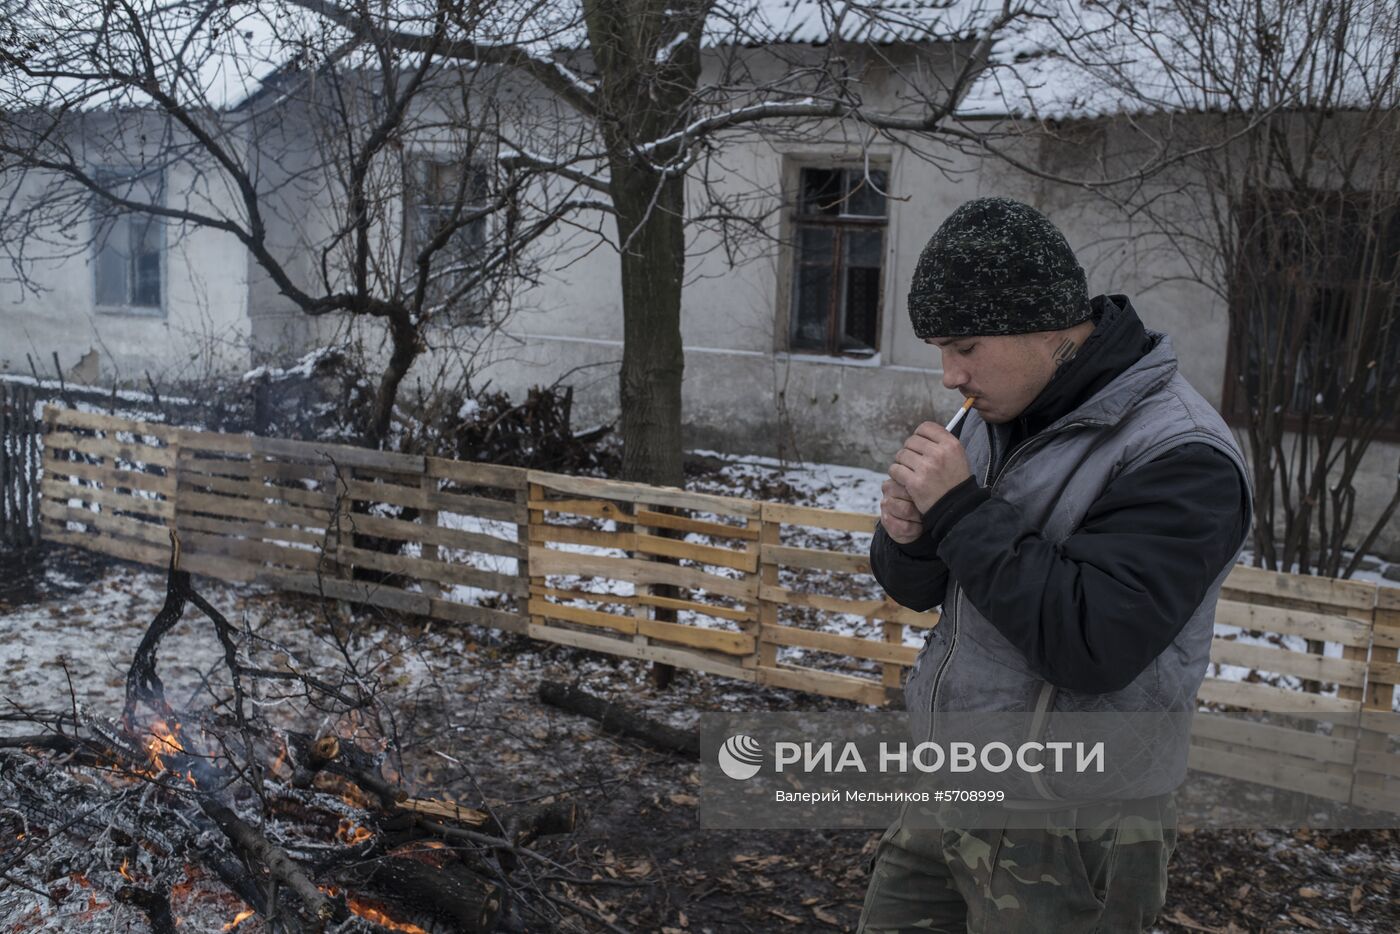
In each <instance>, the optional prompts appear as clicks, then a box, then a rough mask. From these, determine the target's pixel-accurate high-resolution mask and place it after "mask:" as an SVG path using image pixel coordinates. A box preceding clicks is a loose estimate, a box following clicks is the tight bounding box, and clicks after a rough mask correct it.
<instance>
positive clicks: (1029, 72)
mask: <svg viewBox="0 0 1400 934" xmlns="http://www.w3.org/2000/svg"><path fill="white" fill-rule="evenodd" d="M1039 2H1040V4H1041V6H1042V9H1044V10H1046V11H1049V12H1050V13H1051V15H1048V16H1039V17H1032V18H1025V19H1021V20H1019V21H1017V22H1016V23H1014V24H1013V25H1012V26H1011V27H1009V28H1008V29H1006V30H1005V31H1003V32H1002V33H1001V34H1000V36H999V38H998V40H997V42H996V43H995V45H994V46H993V50H992V63H993V66H994V67H992V68H991V69H989V70H988V71H986V72H985V73H984V74H983V75H982V77H981V78H980V79H979V80H978V81H977V82H975V83H974V85H973V86H972V87H971V88H970V90H969V93H968V95H967V96H966V98H965V99H964V101H963V103H962V106H961V107H960V108H959V113H960V114H961V115H963V116H967V117H985V116H1028V117H1038V118H1041V119H1059V120H1063V119H1082V118H1093V117H1100V116H1106V115H1110V114H1143V113H1155V112H1211V111H1241V110H1250V109H1255V110H1258V109H1263V108H1264V107H1267V106H1269V105H1271V104H1279V105H1282V106H1285V107H1288V108H1306V107H1308V106H1311V105H1320V106H1328V107H1354V106H1367V105H1368V103H1370V102H1371V98H1372V96H1373V95H1374V93H1375V88H1376V87H1378V86H1383V85H1384V84H1385V78H1384V76H1385V75H1386V74H1387V73H1388V72H1390V71H1391V70H1392V69H1393V68H1394V67H1395V61H1396V55H1397V49H1400V5H1397V4H1395V2H1394V0H1356V2H1353V3H1348V4H1342V5H1338V4H1336V3H1334V2H1331V0H1263V2H1262V3H1261V2H1259V0H1211V2H1210V3H1189V2H1186V0H1148V2H1135V3H1118V4H1115V5H1114V8H1113V10H1112V11H1110V10H1109V9H1108V8H1107V7H1108V4H1107V3H1104V2H1099V0H1039ZM1341 15H1345V16H1348V17H1349V22H1348V23H1347V24H1346V28H1345V30H1341V29H1339V28H1338V27H1339V21H1338V17H1339V16H1341ZM1261 37H1262V38H1261ZM1339 37H1340V40H1341V43H1342V45H1341V47H1342V48H1343V50H1344V51H1343V52H1342V54H1341V55H1340V57H1338V58H1336V59H1335V62H1336V63H1337V64H1338V65H1339V67H1338V68H1337V69H1336V71H1337V78H1338V81H1339V84H1338V87H1337V88H1336V90H1335V91H1333V92H1331V93H1330V94H1328V96H1327V97H1326V99H1325V100H1324V99H1323V94H1324V92H1323V90H1322V89H1323V85H1324V83H1325V82H1326V81H1328V80H1330V78H1331V75H1330V74H1329V73H1327V71H1326V70H1325V69H1320V68H1316V67H1315V66H1316V65H1320V64H1321V63H1322V62H1323V61H1326V60H1327V56H1326V55H1325V54H1324V52H1323V49H1325V48H1326V47H1327V46H1328V45H1329V44H1330V43H1331V42H1333V41H1335V40H1337V39H1338V38H1339ZM1261 44H1263V45H1272V47H1273V51H1272V52H1271V53H1270V56H1269V58H1268V59H1267V60H1266V56H1265V54H1264V53H1261V52H1260V50H1259V46H1260V45H1261ZM1310 56H1311V57H1316V59H1317V61H1316V62H1315V63H1314V66H1313V67H1312V68H1310V66H1309V58H1310ZM1295 69H1296V70H1295ZM1280 74H1282V75H1285V76H1286V77H1285V78H1284V80H1282V81H1280V80H1279V79H1278V77H1277V76H1278V75H1280ZM1271 82H1272V84H1271ZM1390 86H1391V87H1392V88H1393V86H1394V85H1393V83H1392V84H1391V85H1390ZM1294 92H1300V93H1298V94H1297V96H1296V98H1293V99H1289V98H1287V97H1286V95H1287V94H1290V93H1294ZM1392 94H1393V92H1392ZM1389 106H1391V107H1395V106H1400V101H1397V100H1395V99H1394V97H1393V96H1392V99H1391V100H1390V102H1389Z"/></svg>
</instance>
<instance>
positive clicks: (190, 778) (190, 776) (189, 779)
mask: <svg viewBox="0 0 1400 934" xmlns="http://www.w3.org/2000/svg"><path fill="white" fill-rule="evenodd" d="M185 781H187V782H189V783H190V784H191V785H193V786H194V787H196V788H198V787H199V782H197V781H195V780H194V772H186V773H185Z"/></svg>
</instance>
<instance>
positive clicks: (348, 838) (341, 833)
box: [335, 817, 374, 846]
mask: <svg viewBox="0 0 1400 934" xmlns="http://www.w3.org/2000/svg"><path fill="white" fill-rule="evenodd" d="M335 835H336V836H337V837H339V838H340V839H341V840H342V841H344V842H345V843H347V844H349V845H350V846H354V845H355V844H357V843H364V842H365V841H366V840H368V839H369V838H370V837H372V836H374V833H373V832H372V831H369V830H366V829H365V828H363V827H361V826H359V825H358V824H356V823H355V822H354V821H352V820H350V819H349V818H346V817H342V818H341V819H340V828H339V829H338V830H336V834H335Z"/></svg>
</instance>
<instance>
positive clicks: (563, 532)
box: [535, 522, 637, 551]
mask: <svg viewBox="0 0 1400 934" xmlns="http://www.w3.org/2000/svg"><path fill="white" fill-rule="evenodd" d="M535 531H536V536H535V537H536V539H537V540H538V541H541V542H550V543H552V544H556V545H586V546H588V547H590V548H613V549H616V550H618V551H635V550H636V548H637V536H636V535H635V534H634V533H632V532H604V531H601V530H599V529H580V528H577V527H575V526H572V525H552V524H550V523H548V522H546V523H543V524H542V525H537V526H535Z"/></svg>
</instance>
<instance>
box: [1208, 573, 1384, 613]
mask: <svg viewBox="0 0 1400 934" xmlns="http://www.w3.org/2000/svg"><path fill="white" fill-rule="evenodd" d="M1224 589H1225V590H1227V591H1233V592H1238V593H1242V594H1249V595H1251V596H1253V597H1261V598H1270V597H1272V598H1280V599H1289V600H1301V601H1306V602H1310V603H1318V604H1324V605H1327V606H1333V607H1339V608H1346V609H1355V610H1362V611H1369V610H1370V609H1371V608H1372V607H1373V606H1375V604H1376V585H1375V584H1368V583H1364V582H1362V581H1346V580H1335V579H1333V578H1330V577H1310V576H1308V575H1305V574H1280V573H1278V572H1275V571H1265V570H1263V569H1261V568H1251V567H1245V566H1244V565H1238V566H1236V568H1235V569H1234V570H1233V571H1231V572H1230V576H1229V577H1227V578H1226V579H1225V584H1224Z"/></svg>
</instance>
